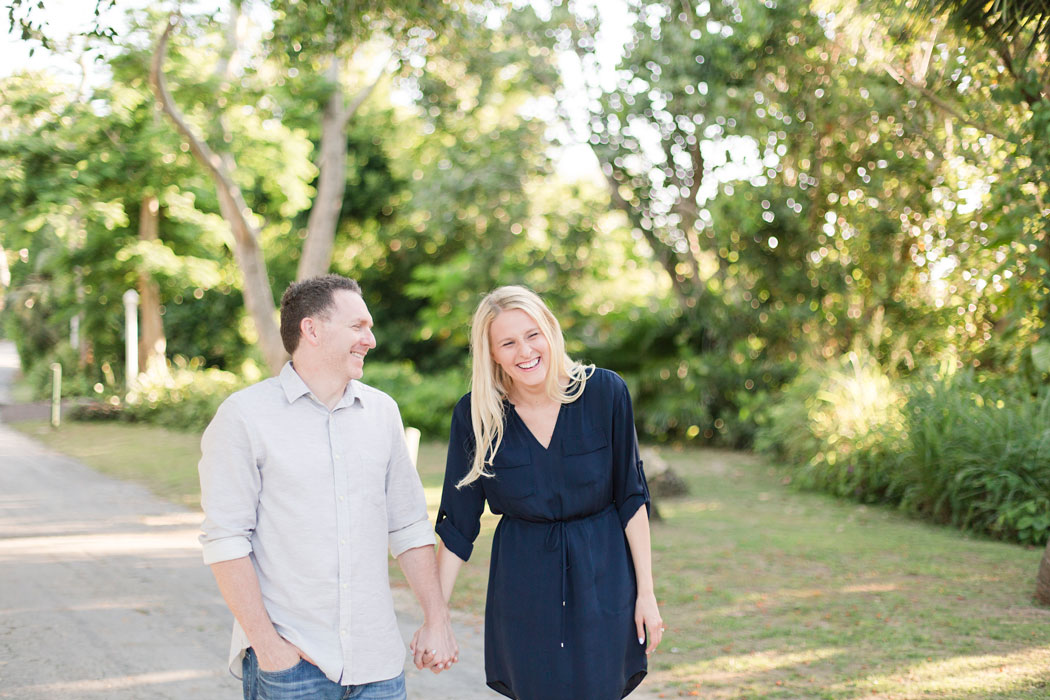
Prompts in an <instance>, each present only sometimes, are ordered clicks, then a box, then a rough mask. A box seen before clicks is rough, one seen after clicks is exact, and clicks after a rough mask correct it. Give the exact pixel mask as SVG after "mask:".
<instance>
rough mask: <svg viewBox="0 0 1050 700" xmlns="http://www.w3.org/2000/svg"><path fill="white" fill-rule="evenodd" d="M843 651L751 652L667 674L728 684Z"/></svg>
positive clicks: (684, 667) (822, 649)
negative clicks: (742, 678) (745, 677)
mask: <svg viewBox="0 0 1050 700" xmlns="http://www.w3.org/2000/svg"><path fill="white" fill-rule="evenodd" d="M843 653H844V650H842V649H836V648H832V647H828V648H819V649H807V650H805V651H790V652H777V651H755V652H751V653H749V654H726V655H722V656H716V657H714V658H713V659H709V660H707V661H698V662H696V663H692V664H683V665H681V666H675V667H674V668H673V670H672V671H671V674H672V675H673V676H675V677H677V678H689V679H694V680H698V681H700V682H701V684H703V683H709V682H720V683H725V682H730V681H733V680H735V679H739V678H741V677H744V676H750V675H754V674H757V673H764V672H767V671H773V670H776V669H784V668H788V667H795V666H808V665H809V664H812V663H814V662H816V661H821V660H823V659H828V658H831V657H833V656H838V655H840V654H843Z"/></svg>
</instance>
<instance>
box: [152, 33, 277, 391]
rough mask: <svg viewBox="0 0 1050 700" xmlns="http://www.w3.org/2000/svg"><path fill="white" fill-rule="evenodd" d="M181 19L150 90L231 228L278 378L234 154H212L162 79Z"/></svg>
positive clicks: (247, 299) (247, 298) (270, 307)
mask: <svg viewBox="0 0 1050 700" xmlns="http://www.w3.org/2000/svg"><path fill="white" fill-rule="evenodd" d="M180 22H181V17H180V15H179V14H178V13H175V12H173V13H171V14H170V15H169V16H168V21H167V24H166V26H165V27H164V31H163V32H162V33H161V35H160V38H159V39H158V40H157V45H156V47H155V48H154V50H153V58H152V60H151V62H150V86H151V87H152V88H153V94H154V95H155V96H156V99H157V102H158V104H159V105H160V108H161V110H162V111H163V112H164V114H165V115H167V117H168V119H169V120H170V121H171V123H172V124H173V125H174V126H175V129H176V130H177V131H178V132H179V133H180V134H181V135H182V136H183V138H185V139H186V141H187V142H188V143H189V147H190V151H191V152H192V153H193V156H194V158H196V160H197V162H198V163H200V164H201V165H202V166H203V167H204V168H205V170H206V171H207V173H208V175H209V176H210V177H211V178H212V181H213V182H214V183H215V189H216V193H217V194H218V196H219V209H220V211H221V213H222V217H223V219H225V220H226V223H227V224H229V226H230V232H231V233H232V234H233V240H234V255H235V257H236V259H237V265H238V267H239V268H240V270H241V274H242V276H243V278H244V280H243V293H244V305H245V307H246V308H247V310H248V313H249V315H250V316H251V318H252V321H253V322H254V323H255V330H256V333H258V336H259V346H260V349H261V350H262V353H263V356H264V357H265V358H266V363H267V365H268V366H269V368H270V371H271V372H272V373H273V374H277V373H278V372H279V371H280V369H281V367H282V366H283V365H284V363H285V361H286V360H287V359H288V355H287V353H286V352H285V350H284V345H283V343H282V342H281V335H280V331H279V329H278V328H277V321H276V319H275V316H276V313H277V307H276V305H275V304H274V300H273V291H272V290H271V289H270V280H269V276H268V274H267V272H266V260H265V258H264V257H263V253H262V248H261V247H260V245H259V232H258V229H257V228H256V227H255V226H254V225H253V224H252V222H251V220H250V219H249V216H250V215H251V210H250V209H249V208H248V205H247V203H246V202H245V200H244V195H243V194H242V193H241V190H240V188H239V187H238V186H237V184H236V183H235V182H234V180H233V176H232V170H233V169H234V168H235V167H236V162H235V161H234V159H233V156H232V155H231V154H229V153H224V154H222V155H220V154H218V153H216V152H215V151H213V150H212V149H211V147H210V146H208V144H207V143H206V142H205V141H204V139H202V138H201V137H200V136H198V135H197V133H196V132H195V131H194V129H193V128H192V127H191V126H190V124H189V123H188V122H187V121H186V118H185V117H184V116H183V114H182V112H181V111H180V110H179V108H178V106H177V105H176V104H175V100H174V99H173V98H172V96H171V92H170V91H169V90H168V85H167V81H166V80H165V78H164V70H163V65H164V58H165V56H166V55H167V49H168V41H169V40H170V38H171V34H172V32H174V31H175V28H176V27H178V25H179V23H180Z"/></svg>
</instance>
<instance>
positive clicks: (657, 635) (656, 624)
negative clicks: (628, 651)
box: [634, 591, 664, 654]
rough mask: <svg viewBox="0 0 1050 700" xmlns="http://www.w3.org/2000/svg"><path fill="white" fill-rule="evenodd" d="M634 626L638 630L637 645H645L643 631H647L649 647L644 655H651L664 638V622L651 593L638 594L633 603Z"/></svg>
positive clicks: (654, 597)
mask: <svg viewBox="0 0 1050 700" xmlns="http://www.w3.org/2000/svg"><path fill="white" fill-rule="evenodd" d="M634 624H635V627H637V628H638V643H639V644H645V631H646V630H647V629H648V630H649V646H648V647H647V648H646V650H645V653H646V654H652V653H653V652H654V651H656V647H658V646H660V640H661V639H662V638H663V636H664V621H663V618H661V617H660V606H658V605H657V604H656V595H655V594H654V593H653V592H652V591H649V592H644V593H643V592H641V591H639V592H638V599H637V600H636V601H635V603H634Z"/></svg>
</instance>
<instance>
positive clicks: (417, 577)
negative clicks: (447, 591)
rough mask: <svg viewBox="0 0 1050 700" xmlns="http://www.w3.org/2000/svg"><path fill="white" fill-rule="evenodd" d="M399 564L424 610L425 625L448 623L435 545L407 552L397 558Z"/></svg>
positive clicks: (415, 548)
mask: <svg viewBox="0 0 1050 700" xmlns="http://www.w3.org/2000/svg"><path fill="white" fill-rule="evenodd" d="M397 563H398V564H399V565H400V566H401V570H402V571H403V572H404V573H405V578H406V579H407V580H408V585H409V586H411V587H412V592H413V593H414V594H415V595H416V598H417V599H418V600H419V605H420V607H422V608H423V620H424V624H430V623H434V622H444V621H447V620H448V619H449V614H448V605H446V604H445V596H444V595H443V594H442V592H441V581H440V579H439V578H438V569H437V560H436V559H435V558H434V547H433V545H427V546H425V547H414V548H413V549H409V550H406V551H405V552H402V553H401V556H399V557H398V558H397Z"/></svg>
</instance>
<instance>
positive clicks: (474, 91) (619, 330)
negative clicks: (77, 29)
mask: <svg viewBox="0 0 1050 700" xmlns="http://www.w3.org/2000/svg"><path fill="white" fill-rule="evenodd" d="M5 5H6V7H7V8H8V9H9V11H10V14H9V16H10V18H11V23H12V26H13V27H14V28H16V29H18V30H21V31H22V32H23V38H24V40H25V41H27V42H29V43H31V44H33V45H34V46H38V47H40V49H39V50H40V51H41V52H45V51H46V52H50V53H51V54H52V55H53V56H54V58H55V60H56V61H67V62H68V63H69V65H80V66H81V69H80V70H81V73H82V74H81V75H76V74H75V73H74V74H73V75H72V76H70V75H69V74H68V73H61V72H56V71H45V72H38V73H29V72H21V73H20V72H12V73H10V74H8V75H6V76H5V77H3V79H2V80H0V165H2V167H0V231H2V233H0V236H2V238H0V283H2V284H3V286H4V309H3V328H4V333H5V335H6V336H7V337H10V338H12V339H13V340H14V341H15V342H16V343H17V344H18V348H19V353H20V356H21V358H22V360H23V363H24V368H23V369H24V372H25V375H26V377H27V378H28V379H29V381H30V382H31V383H32V384H33V385H34V386H35V387H36V388H37V390H38V391H40V392H41V393H43V392H45V391H46V388H47V387H46V383H47V381H48V377H49V372H48V367H49V365H50V363H52V362H54V361H59V362H61V363H62V364H63V367H64V371H65V373H66V377H67V383H66V390H67V392H70V393H72V394H76V395H79V396H85V397H89V398H92V399H94V400H96V401H97V402H98V404H97V405H95V406H93V407H91V408H88V409H85V410H84V414H85V416H90V417H120V418H124V419H131V420H139V421H158V422H161V423H163V424H165V425H168V426H177V427H182V428H185V429H187V430H190V429H197V428H199V427H200V426H201V425H202V424H204V423H205V422H206V421H207V420H208V418H209V417H210V415H211V413H212V412H213V411H214V407H215V406H216V405H217V402H218V401H221V399H222V398H223V397H224V396H225V395H226V394H228V393H229V391H232V390H233V389H235V388H236V387H238V386H241V385H243V384H244V383H247V382H251V381H255V380H257V379H259V378H261V377H263V376H266V375H267V374H270V373H272V372H273V371H274V369H275V367H277V366H279V364H280V362H281V361H282V360H283V351H282V350H281V349H280V347H279V345H277V346H275V344H274V336H273V330H274V316H273V308H274V303H275V300H276V299H278V298H279V296H280V293H281V291H282V290H283V289H284V288H285V287H286V286H287V284H288V283H289V282H291V281H293V280H295V279H297V278H300V277H302V276H306V275H309V274H314V273H316V272H317V271H319V270H328V269H330V270H332V271H335V272H339V273H342V274H346V275H349V276H352V277H355V278H357V279H358V280H359V281H360V282H361V284H362V286H363V287H364V289H365V297H366V301H367V302H368V304H369V306H370V308H371V310H372V313H373V315H374V316H375V318H376V319H377V320H378V327H377V334H378V336H379V346H378V348H377V349H376V351H375V353H373V355H372V356H371V357H370V362H369V366H368V380H369V381H371V382H372V383H374V384H375V385H376V386H379V387H380V388H384V389H386V390H388V391H389V392H390V393H391V394H393V395H394V396H395V397H396V398H397V399H398V400H399V402H400V404H401V406H402V410H403V411H404V413H405V416H406V422H408V423H411V424H415V425H418V426H419V427H420V428H422V429H424V430H425V431H426V432H427V433H428V434H429V435H432V436H440V435H441V434H442V433H443V432H444V430H445V422H446V420H447V418H446V417H447V416H448V415H449V408H450V407H451V405H452V404H453V403H454V401H455V399H456V398H457V397H458V396H459V395H460V394H462V392H464V391H465V390H466V389H467V382H466V369H465V368H466V365H467V362H468V358H467V327H468V321H469V315H470V313H471V311H472V309H473V307H474V305H475V303H476V301H477V299H478V298H479V296H480V295H481V294H482V293H484V292H485V291H487V290H488V289H490V288H492V287H494V286H496V285H499V284H506V283H523V284H527V285H529V286H531V287H532V288H534V289H536V290H537V291H538V292H539V293H541V294H542V295H544V296H545V297H546V298H547V300H548V301H549V303H550V304H551V305H552V307H553V308H554V309H555V311H556V313H557V314H558V315H559V317H560V318H561V319H562V321H563V325H564V327H565V330H566V335H567V338H568V340H569V344H570V352H571V353H572V354H574V355H575V356H577V357H579V358H581V359H583V360H586V361H591V362H595V363H597V364H600V365H603V366H606V367H610V368H612V369H614V370H617V371H619V372H620V373H621V374H623V375H624V376H625V377H626V378H627V379H628V381H629V383H630V386H631V389H632V394H633V396H634V398H635V402H636V404H637V414H638V423H639V429H640V431H642V433H643V436H644V437H645V438H646V439H648V440H651V441H654V442H657V443H674V444H693V445H698V444H705V445H725V446H733V447H751V446H754V447H757V448H759V449H762V450H766V451H768V452H770V453H771V454H776V455H779V456H780V457H781V458H783V459H784V460H785V462H787V463H789V464H791V465H794V468H795V472H794V474H793V476H792V479H793V480H794V481H795V482H797V483H799V484H801V485H804V486H806V487H809V488H817V489H823V490H827V491H830V492H832V493H835V494H837V495H840V496H846V497H849V498H853V499H857V500H860V501H862V502H879V503H892V504H899V505H900V506H901V507H902V508H904V509H905V510H907V511H909V512H912V513H915V514H918V515H922V516H925V517H929V518H932V519H934V520H936V521H939V522H946V523H952V524H955V525H957V526H960V527H963V528H966V529H970V530H973V531H976V532H981V533H985V534H989V535H992V536H995V537H1000V538H1004V539H1007V540H1011V541H1016V542H1022V543H1030V544H1035V545H1041V544H1043V543H1044V542H1046V540H1047V536H1048V534H1050V501H1048V497H1047V495H1046V494H1047V493H1050V491H1048V490H1047V486H1048V483H1050V422H1048V420H1047V417H1048V416H1047V412H1048V410H1050V409H1048V404H1050V398H1048V389H1047V386H1048V379H1050V374H1048V373H1050V327H1048V325H1047V323H1046V319H1047V317H1048V308H1050V307H1048V304H1050V293H1048V283H1047V280H1048V275H1050V235H1048V228H1047V226H1048V224H1047V222H1048V221H1050V203H1048V191H1047V190H1048V183H1050V155H1048V154H1050V147H1048V146H1047V144H1050V76H1048V75H1047V65H1050V61H1048V56H1047V49H1048V44H1047V35H1048V26H1050V23H1048V21H1047V11H1046V10H1045V8H1043V6H1042V4H1040V3H1027V4H1025V3H1021V4H1016V5H1015V4H1009V5H998V4H994V3H993V4H991V5H988V6H986V7H984V6H982V7H975V6H974V5H973V4H972V3H963V2H958V3H952V2H937V3H918V2H914V1H911V0H909V1H907V2H905V1H901V2H889V1H887V2H880V3H854V2H851V1H849V0H807V1H803V0H775V1H774V0H718V1H711V2H708V1H706V0H705V1H704V2H695V3H694V2H684V3H683V2H678V1H677V0H676V1H671V0H629V1H625V2H624V3H622V4H620V3H600V4H599V3H590V2H583V1H582V0H580V1H577V2H567V1H565V2H563V1H558V0H550V1H549V2H542V1H539V0H537V1H536V2H532V3H526V2H521V1H510V0H508V1H506V2H503V1H497V0H484V1H482V0H479V1H478V2H471V3H453V2H447V3H409V2H399V3H387V2H380V1H375V2H364V3H362V2H342V1H336V0H332V1H331V2H323V3H296V2H285V1H284V0H234V1H232V2H230V3H223V4H220V6H218V8H217V9H213V8H210V7H209V8H203V9H202V8H199V7H198V6H195V5H194V6H185V7H183V8H182V10H181V14H169V9H171V8H169V7H168V6H167V5H165V4H164V3H152V4H150V7H149V8H148V9H139V7H138V5H136V4H135V3H131V2H127V3H125V2H120V1H117V2H108V1H107V2H99V3H98V8H99V17H98V20H97V22H96V24H95V26H94V28H93V29H94V31H90V32H87V33H85V34H81V35H77V36H74V37H72V38H71V39H69V40H68V41H59V40H57V39H56V38H55V37H53V36H51V35H49V29H48V26H47V25H46V24H45V23H44V21H43V18H44V16H43V15H41V14H40V10H39V5H38V4H37V3H30V2H25V1H23V0H7V2H6V3H5ZM45 6H46V3H45ZM42 42H43V43H42ZM130 288H136V289H137V290H138V291H139V293H140V297H141V300H142V302H141V303H142V306H141V325H142V329H143V342H142V344H141V345H140V351H139V355H140V360H139V366H140V368H141V369H143V370H144V374H143V376H142V377H141V378H140V379H139V380H138V383H137V386H136V387H135V389H134V390H133V391H132V392H130V393H128V392H127V391H126V389H125V377H124V374H125V367H124V358H123V347H124V338H123V307H122V301H121V299H122V295H123V294H124V292H125V291H126V290H127V289H130Z"/></svg>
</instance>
